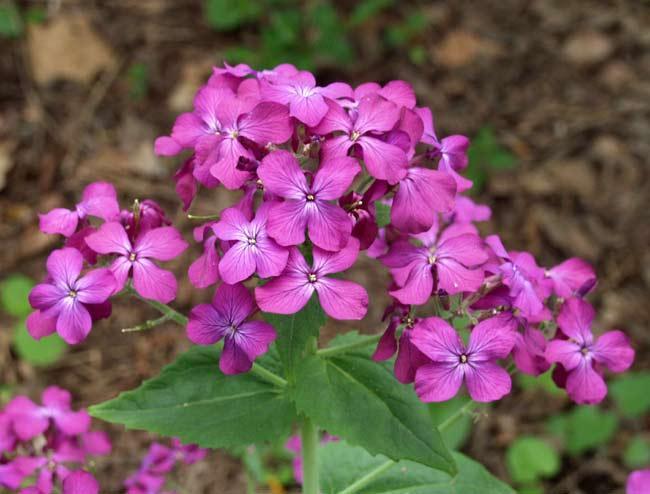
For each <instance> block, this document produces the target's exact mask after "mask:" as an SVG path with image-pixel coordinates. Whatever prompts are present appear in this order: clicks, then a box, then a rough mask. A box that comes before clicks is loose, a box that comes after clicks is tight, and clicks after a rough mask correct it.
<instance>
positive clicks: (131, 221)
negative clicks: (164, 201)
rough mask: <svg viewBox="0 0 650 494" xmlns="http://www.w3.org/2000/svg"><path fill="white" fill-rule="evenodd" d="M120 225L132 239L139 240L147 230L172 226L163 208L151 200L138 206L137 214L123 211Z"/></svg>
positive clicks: (131, 211) (146, 200) (128, 210)
mask: <svg viewBox="0 0 650 494" xmlns="http://www.w3.org/2000/svg"><path fill="white" fill-rule="evenodd" d="M120 223H122V225H123V226H124V229H125V230H126V231H127V233H128V234H129V238H130V239H135V238H137V236H138V235H140V234H142V233H144V232H145V231H147V230H152V229H154V228H158V227H161V226H169V225H171V224H172V222H171V220H170V219H169V218H167V216H166V215H165V211H163V208H161V207H160V205H159V204H158V203H157V202H156V201H152V200H151V199H145V200H144V201H142V202H140V203H139V204H138V208H137V214H136V212H134V211H133V210H132V209H123V210H122V212H121V213H120Z"/></svg>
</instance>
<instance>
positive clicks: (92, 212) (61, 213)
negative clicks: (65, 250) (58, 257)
mask: <svg viewBox="0 0 650 494" xmlns="http://www.w3.org/2000/svg"><path fill="white" fill-rule="evenodd" d="M119 214H120V206H119V204H118V202H117V193H116V192H115V188H114V187H113V185H111V184H109V183H106V182H94V183H92V184H90V185H88V186H87V187H86V188H85V189H84V191H83V195H82V200H81V202H80V203H79V204H77V206H76V207H75V209H74V211H70V210H69V209H64V208H56V209H53V210H52V211H50V212H49V213H46V214H41V215H39V217H40V229H41V231H42V232H43V233H50V234H55V233H58V234H61V235H63V236H65V237H69V236H70V235H72V234H73V233H74V232H75V231H76V230H77V226H78V225H79V222H82V221H83V220H85V219H86V218H87V217H88V216H96V217H97V218H101V219H103V220H105V221H111V220H114V219H115V218H116V217H117V216H119Z"/></svg>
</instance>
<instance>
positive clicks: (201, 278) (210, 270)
mask: <svg viewBox="0 0 650 494" xmlns="http://www.w3.org/2000/svg"><path fill="white" fill-rule="evenodd" d="M212 225H214V222H211V223H206V224H204V225H202V226H199V227H197V228H195V229H194V239H195V240H197V241H200V242H203V254H201V255H200V256H199V257H197V258H196V259H195V260H194V262H192V264H191V265H190V268H189V269H188V271H187V276H188V278H189V279H190V282H191V283H192V285H194V286H195V287H196V288H207V287H209V286H210V285H214V284H215V283H216V282H217V281H219V253H218V252H217V241H218V240H219V239H218V238H217V237H216V235H215V234H214V231H213V230H212Z"/></svg>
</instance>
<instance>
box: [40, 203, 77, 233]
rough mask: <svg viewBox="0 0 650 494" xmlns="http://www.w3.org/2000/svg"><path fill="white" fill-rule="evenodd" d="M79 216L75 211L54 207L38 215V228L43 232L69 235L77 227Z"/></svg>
mask: <svg viewBox="0 0 650 494" xmlns="http://www.w3.org/2000/svg"><path fill="white" fill-rule="evenodd" d="M78 223H79V216H78V215H77V212H76V211H70V210H69V209H64V208H56V209H53V210H52V211H49V212H48V213H45V214H40V215H39V228H40V230H41V231H42V232H43V233H48V234H51V235H53V234H60V235H63V236H64V237H69V236H70V235H72V234H73V233H74V232H75V230H76V229H77V224H78Z"/></svg>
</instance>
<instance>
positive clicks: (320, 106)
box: [260, 70, 331, 127]
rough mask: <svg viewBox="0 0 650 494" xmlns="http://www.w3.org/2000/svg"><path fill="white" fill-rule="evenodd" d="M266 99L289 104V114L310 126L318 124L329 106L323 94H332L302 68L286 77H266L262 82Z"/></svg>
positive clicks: (263, 95) (262, 91)
mask: <svg viewBox="0 0 650 494" xmlns="http://www.w3.org/2000/svg"><path fill="white" fill-rule="evenodd" d="M260 89H261V95H262V97H263V98H264V99H267V100H269V101H275V102H277V103H282V104H283V105H288V106H289V115H291V116H292V117H295V118H297V119H298V120H300V121H301V122H302V123H304V124H305V125H307V126H309V127H313V126H315V125H317V124H318V123H319V122H320V121H321V120H322V119H323V117H324V116H325V114H326V113H327V111H328V110H329V107H328V106H327V103H325V98H324V97H323V96H326V95H327V96H330V97H331V94H330V93H329V92H328V88H322V87H318V86H317V85H316V79H314V76H313V75H312V74H311V72H307V71H304V70H301V71H300V72H297V73H295V74H291V75H290V76H286V77H281V76H280V77H273V78H265V79H263V80H262V83H261V88H260Z"/></svg>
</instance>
